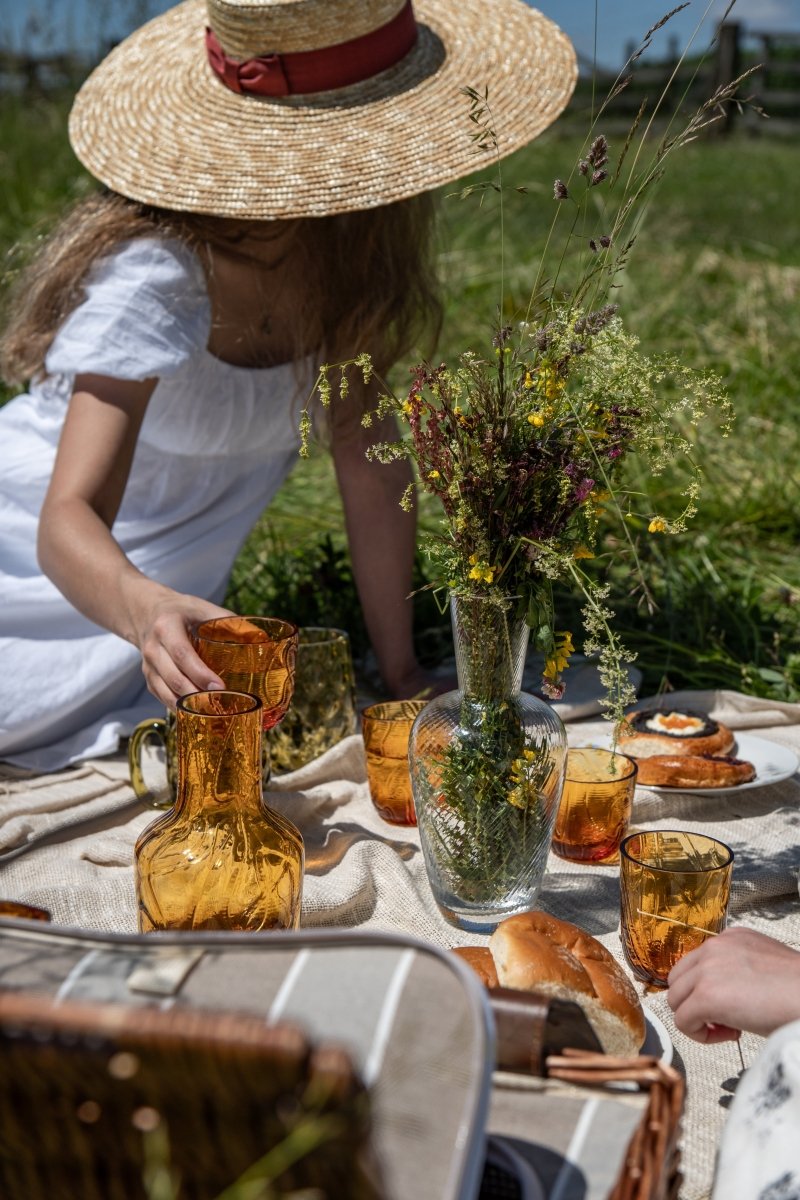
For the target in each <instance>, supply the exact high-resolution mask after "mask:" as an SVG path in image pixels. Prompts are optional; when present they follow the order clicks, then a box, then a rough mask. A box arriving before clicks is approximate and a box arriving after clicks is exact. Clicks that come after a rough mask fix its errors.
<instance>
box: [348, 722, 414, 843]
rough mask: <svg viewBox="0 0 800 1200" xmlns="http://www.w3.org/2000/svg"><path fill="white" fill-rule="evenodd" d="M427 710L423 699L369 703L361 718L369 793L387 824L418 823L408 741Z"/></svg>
mask: <svg viewBox="0 0 800 1200" xmlns="http://www.w3.org/2000/svg"><path fill="white" fill-rule="evenodd" d="M424 707H425V701H424V700H390V701H387V702H386V703H384V704H370V705H369V706H368V707H367V708H365V709H364V711H363V713H362V715H361V728H362V731H363V734H364V749H365V750H366V752H367V779H368V780H369V794H370V796H371V797H372V803H373V804H374V805H375V807H376V808H377V810H378V812H379V813H380V815H381V816H382V817H383V819H384V821H391V822H392V824H393V825H416V823H417V817H416V813H415V811H414V797H413V794H412V792H411V772H410V770H409V766H408V738H409V734H410V733H411V726H412V725H413V724H414V721H415V719H416V717H417V715H418V714H419V713H421V712H422V710H423V708H424Z"/></svg>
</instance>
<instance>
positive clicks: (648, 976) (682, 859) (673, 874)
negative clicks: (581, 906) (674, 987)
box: [620, 829, 733, 987]
mask: <svg viewBox="0 0 800 1200" xmlns="http://www.w3.org/2000/svg"><path fill="white" fill-rule="evenodd" d="M620 860H621V861H620V907H621V930H622V947H623V950H624V951H625V957H626V958H627V960H628V963H629V964H630V967H631V969H632V971H633V973H634V975H636V976H637V977H638V978H639V979H642V980H644V981H645V982H646V983H649V984H654V985H655V986H656V987H666V986H667V977H668V975H669V973H670V971H671V970H672V968H673V967H674V966H675V963H676V962H677V961H678V959H679V958H682V957H683V955H684V954H688V953H689V951H690V950H695V949H696V948H697V947H698V946H700V945H701V944H702V943H703V942H704V941H705V940H706V938H707V937H713V936H714V935H715V934H717V933H720V932H721V931H722V930H723V929H724V928H725V920H726V915H727V910H728V897H729V895H730V886H731V873H732V870H733V851H732V850H731V849H730V847H729V846H726V845H725V844H724V842H718V841H716V839H715V838H711V837H706V836H705V834H701V833H682V832H680V831H679V830H674V829H666V830H664V829H658V830H648V831H645V832H642V833H632V834H630V835H629V836H628V837H626V838H625V839H624V841H623V842H622V845H621V846H620Z"/></svg>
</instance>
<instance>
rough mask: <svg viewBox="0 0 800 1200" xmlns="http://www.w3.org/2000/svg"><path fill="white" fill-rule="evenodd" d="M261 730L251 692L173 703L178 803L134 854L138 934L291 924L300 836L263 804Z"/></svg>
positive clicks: (200, 695)
mask: <svg viewBox="0 0 800 1200" xmlns="http://www.w3.org/2000/svg"><path fill="white" fill-rule="evenodd" d="M261 724H262V716H261V701H260V700H259V699H258V698H257V697H255V696H252V695H245V694H243V693H241V692H232V691H212V692H194V693H192V694H191V695H189V696H184V697H183V699H181V700H179V701H178V710H177V743H178V797H177V800H176V803H175V807H174V808H173V809H172V810H171V811H170V812H169V813H166V814H165V815H164V816H162V817H159V818H158V820H157V821H155V822H154V823H153V824H152V825H149V826H148V827H147V829H145V831H144V833H142V835H141V836H140V838H139V840H138V841H137V843H136V849H135V860H136V892H137V899H138V907H139V928H140V930H141V932H142V933H150V932H152V931H153V930H159V929H195V930H209V929H217V930H258V929H293V928H295V927H296V926H297V924H298V922H299V919H300V902H301V895H302V883H303V863H304V858H303V839H302V837H301V835H300V832H299V831H298V830H297V829H296V828H295V827H294V825H293V824H292V823H291V822H290V821H288V820H287V819H286V818H285V817H284V816H282V815H281V814H280V813H278V812H275V811H274V810H273V809H271V808H269V807H268V806H267V805H266V804H265V802H264V800H263V798H262V792H261Z"/></svg>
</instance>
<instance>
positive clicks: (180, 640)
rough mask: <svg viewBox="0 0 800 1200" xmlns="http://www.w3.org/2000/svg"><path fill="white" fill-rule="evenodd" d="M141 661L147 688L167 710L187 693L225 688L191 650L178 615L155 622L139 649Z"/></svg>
mask: <svg viewBox="0 0 800 1200" xmlns="http://www.w3.org/2000/svg"><path fill="white" fill-rule="evenodd" d="M142 657H143V664H144V674H145V679H146V680H147V686H148V687H149V689H150V691H151V692H152V693H153V695H154V696H156V697H157V698H158V699H159V700H160V701H161V702H162V703H163V704H165V705H166V706H167V707H168V708H174V707H175V704H176V702H177V700H178V698H179V697H180V696H186V695H187V694H188V693H189V692H198V691H208V690H214V689H219V688H224V687H225V684H224V681H223V680H222V679H220V677H219V675H217V674H216V672H215V671H212V670H211V668H210V667H207V666H206V664H205V663H204V662H203V660H202V658H200V656H199V654H198V653H197V651H196V650H195V649H194V647H193V645H192V643H191V640H190V636H189V629H188V626H187V622H186V619H185V618H184V617H183V616H182V615H181V614H179V613H174V612H173V613H169V614H163V615H162V616H160V617H159V618H158V620H157V621H156V622H155V623H154V625H153V629H152V631H151V634H150V635H149V636H148V638H147V640H146V642H145V644H144V646H143V647H142Z"/></svg>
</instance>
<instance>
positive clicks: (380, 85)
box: [69, 0, 577, 219]
mask: <svg viewBox="0 0 800 1200" xmlns="http://www.w3.org/2000/svg"><path fill="white" fill-rule="evenodd" d="M397 9H398V0H208V3H207V4H206V2H205V0H184V2H183V3H181V4H178V5H176V6H175V7H174V8H172V9H170V10H169V11H168V12H166V13H165V14H164V15H162V16H159V17H156V18H155V19H154V20H152V21H150V22H148V23H147V24H146V25H144V26H142V27H141V28H140V29H138V30H137V31H136V32H135V33H133V34H132V35H131V36H130V37H128V38H127V39H126V40H125V41H124V42H122V43H120V45H119V46H117V47H116V48H115V49H114V50H113V51H112V52H111V53H110V54H109V55H108V57H107V58H105V59H104V60H103V62H102V63H101V64H100V65H99V66H98V67H97V68H96V70H95V71H93V72H92V74H91V75H90V76H89V78H88V79H87V80H86V82H85V83H84V85H83V86H82V88H81V89H80V91H79V93H78V95H77V97H76V99H75V103H74V105H73V108H72V112H71V114H70V121H69V132H70V140H71V142H72V146H73V149H74V151H75V153H76V154H77V156H78V158H79V159H80V161H81V162H82V163H83V164H84V166H85V167H87V169H88V170H89V171H90V172H91V173H92V174H93V175H94V176H95V177H96V178H97V179H99V180H100V181H101V182H102V183H104V184H106V185H107V186H108V187H110V188H113V189H114V190H115V191H117V192H120V193H121V194H122V195H124V196H128V197H129V198H131V199H133V200H139V201H142V202H144V203H148V204H154V205H158V206H160V207H163V208H168V209H177V210H181V211H187V212H200V213H209V214H213V215H216V216H226V217H241V218H249V219H276V218H286V217H300V216H325V215H329V214H333V213H339V212H349V211H353V210H356V209H365V208H373V207H375V206H377V205H381V204H388V203H391V202H392V201H395V200H401V199H405V198H406V197H408V196H413V195H416V194H418V193H420V192H425V191H429V190H431V189H433V188H436V187H438V186H439V185H440V184H442V183H446V182H448V181H451V180H453V179H457V178H459V177H460V176H462V175H466V174H468V173H470V172H471V171H475V170H477V169H479V168H480V167H482V166H484V165H488V164H489V163H490V162H491V157H490V152H489V153H487V152H480V151H476V145H475V142H474V141H473V139H472V137H471V135H472V134H474V132H475V126H474V125H473V124H472V123H471V122H470V121H469V119H468V100H467V99H466V98H465V96H464V95H463V94H461V89H463V88H464V87H467V86H469V87H472V88H475V89H476V90H478V91H480V92H481V93H483V91H484V89H485V88H487V87H488V89H489V104H490V106H491V121H492V127H493V129H494V130H495V132H496V134H497V137H498V141H499V153H500V155H501V156H504V155H506V154H510V153H511V152H512V151H513V150H516V149H518V148H519V147H520V146H522V145H524V144H525V143H527V142H529V141H531V140H532V139H533V138H535V137H536V136H537V135H538V134H540V133H541V132H542V131H543V130H544V129H546V128H547V126H548V125H550V124H551V123H552V122H553V121H554V120H555V118H556V117H557V116H558V115H559V113H560V112H561V111H562V110H563V109H564V107H565V105H566V104H567V102H568V101H569V98H570V96H571V95H572V91H573V88H574V86H575V80H576V77H577V65H576V59H575V53H574V50H573V48H572V45H571V43H570V42H569V40H568V38H567V37H566V35H565V34H564V33H562V32H561V30H560V29H559V28H558V27H557V26H556V25H555V24H554V23H553V22H552V21H550V20H549V19H548V18H546V17H544V16H543V15H542V14H541V13H540V12H538V11H537V10H535V9H532V8H530V7H528V5H527V4H524V3H522V0H415V3H414V15H415V17H416V21H417V39H416V42H415V44H414V45H413V46H412V48H411V49H410V50H409V51H408V53H406V54H405V55H404V56H403V57H402V58H401V59H400V60H399V61H398V62H397V63H395V65H393V66H390V67H389V68H388V69H385V70H383V71H380V72H379V73H378V74H377V75H374V76H373V77H371V78H367V79H365V80H363V81H361V82H359V83H353V84H350V85H349V86H344V87H339V88H337V89H335V90H330V91H323V92H314V93H311V94H306V95H288V96H280V97H270V96H261V95H249V94H239V93H237V92H235V91H231V90H230V89H229V88H228V87H226V86H225V84H224V83H223V82H222V80H221V79H220V78H219V77H218V75H216V74H215V73H214V71H213V70H212V68H211V66H210V64H209V61H208V57H207V52H206V45H205V37H206V28H207V27H211V28H212V29H213V31H214V34H215V35H216V37H217V38H218V40H219V43H220V44H221V46H222V48H223V49H224V51H225V53H226V54H228V55H230V56H232V57H234V58H235V59H237V60H242V59H247V58H249V57H256V56H257V55H263V54H266V53H278V54H292V53H296V52H298V51H300V52H303V51H306V50H316V49H320V48H325V47H330V46H332V45H336V44H340V43H343V42H347V41H349V40H350V39H352V38H356V37H361V36H363V35H364V34H368V33H369V32H370V31H371V29H374V28H375V27H376V26H378V25H381V24H382V23H383V22H385V21H386V20H387V19H390V18H391V17H392V16H393V15H394V14H395V13H396V11H397Z"/></svg>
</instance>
